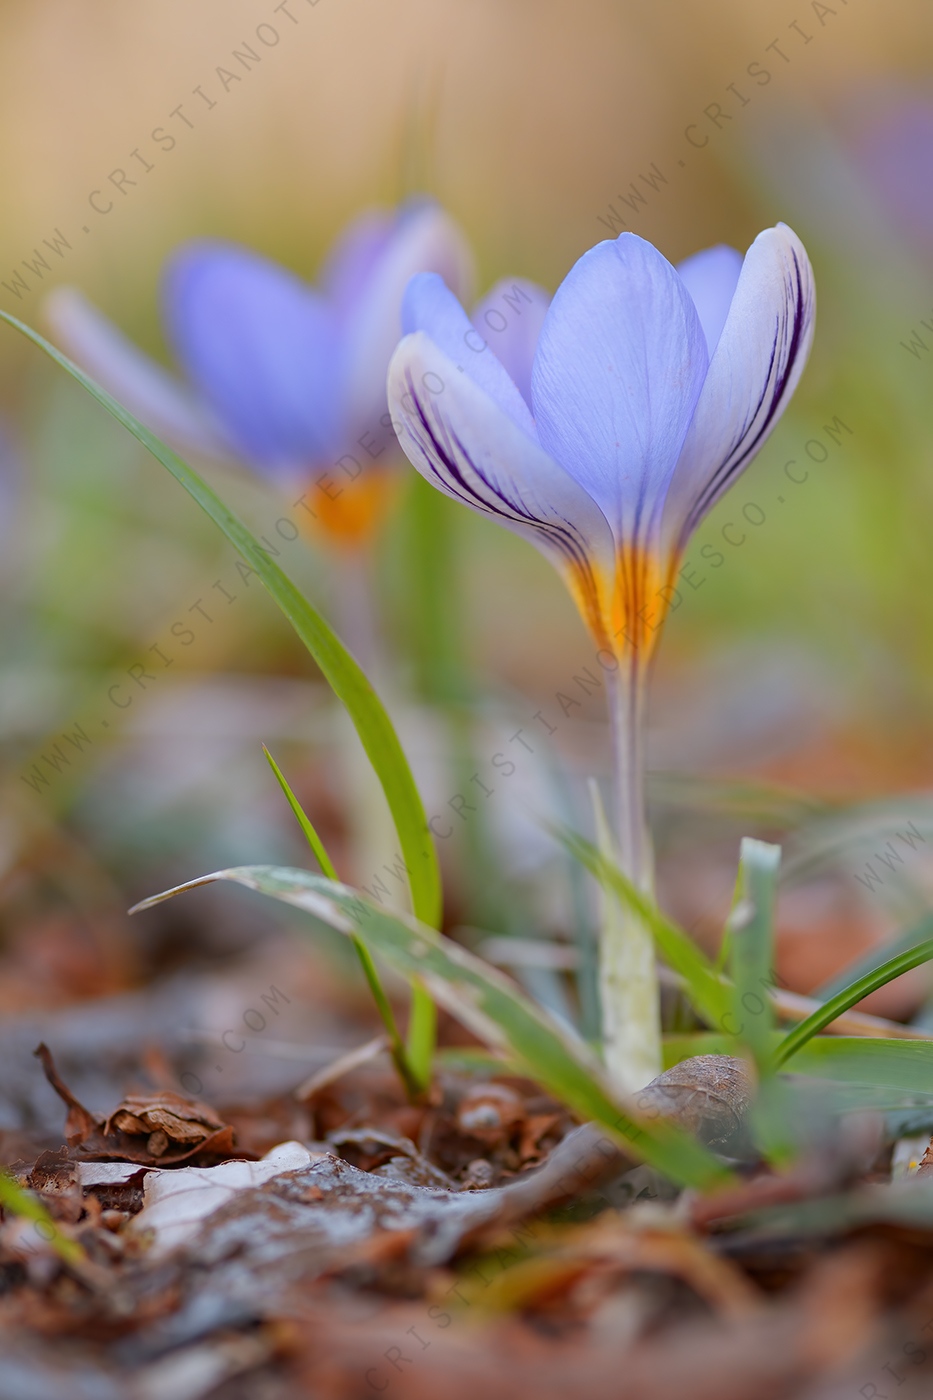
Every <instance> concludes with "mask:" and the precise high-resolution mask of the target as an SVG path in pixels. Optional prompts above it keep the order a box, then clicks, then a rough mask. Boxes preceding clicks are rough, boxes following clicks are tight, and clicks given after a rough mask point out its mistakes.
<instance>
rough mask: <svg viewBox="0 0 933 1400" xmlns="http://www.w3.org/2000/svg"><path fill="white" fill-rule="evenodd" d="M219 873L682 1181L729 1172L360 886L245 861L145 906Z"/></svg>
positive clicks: (519, 1003)
mask: <svg viewBox="0 0 933 1400" xmlns="http://www.w3.org/2000/svg"><path fill="white" fill-rule="evenodd" d="M215 880H232V881H234V882H236V883H238V884H241V885H245V886H246V887H247V888H248V889H252V890H256V891H258V892H259V893H261V894H266V895H269V896H271V897H273V898H275V899H280V900H284V901H285V903H287V904H292V905H294V906H295V907H297V908H299V909H304V910H305V911H306V912H307V913H309V914H312V915H313V916H314V917H315V918H317V919H319V920H320V921H321V922H323V923H325V924H327V925H329V926H330V927H332V928H336V929H338V930H339V931H340V932H341V933H344V934H347V935H352V934H357V935H358V936H359V937H360V938H362V939H363V940H364V941H365V943H366V944H367V946H368V948H369V950H370V952H372V953H374V954H375V955H376V956H377V957H379V958H380V959H381V960H383V961H384V962H387V963H388V964H389V965H390V966H391V967H393V968H395V970H396V971H397V972H401V973H402V974H403V975H405V976H408V977H410V976H412V975H413V974H416V973H417V974H418V975H420V976H421V977H422V978H423V979H424V981H425V983H426V985H427V986H428V988H429V989H430V991H431V992H432V993H433V995H434V997H435V999H436V1000H437V1002H438V1003H439V1004H440V1005H442V1006H444V1007H446V1009H447V1010H448V1011H449V1012H450V1013H451V1015H452V1016H454V1017H456V1019H457V1020H458V1021H460V1022H461V1023H462V1024H464V1025H466V1026H468V1027H469V1028H470V1029H471V1030H472V1031H473V1032H474V1033H475V1034H476V1035H477V1036H478V1037H479V1038H480V1039H482V1040H483V1041H484V1042H485V1043H486V1044H487V1045H489V1046H490V1047H491V1048H492V1049H493V1050H495V1051H498V1052H500V1053H502V1054H505V1055H506V1056H507V1057H508V1058H509V1059H510V1060H512V1061H515V1062H516V1063H517V1064H518V1065H519V1066H520V1067H521V1070H522V1072H523V1073H525V1074H527V1075H528V1076H529V1077H530V1078H532V1079H534V1080H536V1081H537V1082H538V1083H539V1084H542V1085H543V1086H544V1087H545V1088H547V1089H548V1091H549V1092H550V1093H552V1094H553V1095H554V1096H555V1097H556V1098H559V1099H561V1100H562V1101H563V1102H564V1103H566V1104H567V1105H568V1106H569V1107H570V1108H572V1109H573V1110H574V1111H575V1112H577V1113H578V1114H579V1115H580V1116H581V1117H582V1118H585V1119H592V1120H594V1121H596V1122H598V1123H599V1124H600V1125H602V1126H604V1127H605V1128H606V1129H607V1130H608V1131H609V1132H611V1133H612V1134H613V1135H615V1136H616V1137H618V1138H620V1139H621V1140H622V1141H623V1142H625V1143H626V1144H627V1145H628V1146H629V1147H630V1148H632V1149H633V1150H634V1152H635V1153H636V1154H637V1155H638V1156H639V1157H641V1158H643V1159H644V1160H646V1161H648V1162H650V1163H651V1164H652V1165H653V1166H656V1167H657V1168H658V1169H659V1170H660V1171H663V1172H664V1173H665V1174H666V1175H667V1176H669V1177H671V1178H672V1179H673V1180H674V1181H677V1182H680V1183H682V1184H683V1185H692V1186H696V1187H700V1188H702V1187H708V1186H712V1185H715V1184H717V1183H719V1182H721V1181H723V1180H724V1179H728V1173H727V1172H726V1171H725V1169H724V1168H723V1167H722V1166H721V1164H720V1163H719V1162H717V1161H716V1159H715V1157H714V1156H713V1155H712V1153H710V1152H709V1151H708V1150H707V1149H706V1148H705V1147H703V1146H702V1145H701V1144H700V1143H699V1142H696V1141H695V1140H694V1139H692V1138H690V1137H688V1136H687V1135H686V1134H685V1133H683V1132H681V1131H679V1130H678V1129H676V1128H674V1127H673V1126H671V1125H670V1124H669V1123H666V1122H665V1121H664V1120H663V1119H661V1118H658V1117H657V1110H656V1109H653V1110H652V1111H653V1113H654V1118H653V1120H652V1121H649V1113H648V1111H647V1110H646V1112H645V1114H644V1116H639V1112H638V1097H637V1095H636V1096H635V1097H634V1099H633V1101H632V1102H631V1103H630V1104H627V1105H625V1106H623V1105H621V1104H620V1103H618V1102H617V1101H616V1100H615V1099H614V1097H613V1093H612V1090H611V1089H610V1088H609V1087H608V1085H607V1083H606V1082H605V1080H604V1078H603V1075H602V1072H601V1070H600V1068H599V1065H598V1064H597V1063H596V1061H595V1060H594V1059H593V1058H592V1057H591V1055H590V1053H589V1051H588V1050H587V1048H586V1046H585V1045H584V1044H583V1042H582V1041H578V1040H576V1039H574V1038H573V1037H572V1036H571V1035H569V1034H568V1033H567V1031H566V1030H565V1029H564V1028H563V1027H561V1026H560V1025H559V1024H558V1023H557V1022H556V1021H553V1020H552V1019H551V1018H550V1017H549V1016H548V1015H547V1013H546V1012H544V1011H543V1010H541V1009H540V1008H539V1007H537V1006H536V1005H535V1004H534V1003H533V1002H532V1001H531V1000H530V999H529V998H527V997H525V996H524V995H523V994H522V992H521V991H520V990H519V988H518V987H517V986H516V985H515V984H514V983H513V982H512V981H511V980H510V979H509V978H507V977H505V976H503V975H502V974H501V973H500V972H498V971H497V970H496V969H495V968H492V967H490V966H488V965H487V964H486V963H484V962H482V961H481V960H480V959H479V958H477V957H475V956H474V955H473V954H472V953H469V952H467V950H466V949H465V948H462V947H460V945H459V944H457V943H454V942H452V941H451V940H450V939H446V938H443V937H442V936H441V935H440V934H438V933H436V932H434V930H432V929H429V928H428V927H427V926H426V925H424V924H420V923H418V922H417V920H415V919H413V918H410V917H408V916H406V915H401V914H396V913H393V912H392V911H390V910H388V909H385V908H382V907H381V906H379V905H376V904H374V903H372V902H371V901H370V900H367V899H364V898H363V897H362V896H361V895H359V894H357V893H356V891H354V890H350V889H347V888H346V887H345V886H342V885H335V884H334V883H333V882H332V881H329V880H326V879H324V878H323V877H321V876H319V875H311V874H309V873H308V872H307V871H304V870H288V869H277V868H275V867H270V866H245V867H240V868H239V869H235V870H221V871H218V872H216V873H215V874H213V875H207V876H204V877H203V879H201V880H193V881H191V882H190V883H188V884H187V885H181V886H179V887H178V888H177V889H175V890H168V891H166V892H165V893H164V894H162V895H156V896H155V897H154V898H153V899H149V900H144V901H143V903H142V904H139V905H137V906H136V909H137V910H138V909H145V908H149V907H150V906H151V905H153V904H156V903H158V902H159V901H160V900H162V899H167V898H169V897H170V896H171V895H174V894H178V893H180V892H181V891H182V890H187V889H194V888H196V887H197V886H199V885H204V884H209V883H211V882H212V881H215Z"/></svg>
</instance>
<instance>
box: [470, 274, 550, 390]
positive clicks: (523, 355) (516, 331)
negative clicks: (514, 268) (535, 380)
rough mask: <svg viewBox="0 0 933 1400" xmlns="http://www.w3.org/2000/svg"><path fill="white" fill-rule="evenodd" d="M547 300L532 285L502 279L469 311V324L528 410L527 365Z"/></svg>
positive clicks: (529, 385)
mask: <svg viewBox="0 0 933 1400" xmlns="http://www.w3.org/2000/svg"><path fill="white" fill-rule="evenodd" d="M550 304H551V297H550V294H549V293H548V292H546V291H545V290H544V288H543V287H539V286H538V285H537V283H536V282H528V281H527V280H526V279H525V278H524V277H505V278H503V279H502V281H501V282H497V283H496V285H495V286H494V287H493V289H492V291H491V292H488V293H487V295H486V296H485V297H483V300H482V301H481V302H480V303H479V305H478V306H477V307H476V308H475V310H474V312H473V325H474V326H475V327H476V329H477V331H478V332H479V334H480V335H481V336H482V337H483V339H484V340H485V341H486V342H487V344H488V345H489V348H490V349H491V350H492V351H494V353H495V356H496V359H497V360H498V361H499V362H500V364H502V365H503V366H504V367H505V369H506V370H508V373H509V378H510V379H511V380H512V383H513V384H514V385H515V386H516V388H517V389H518V392H519V393H520V394H521V396H522V398H523V399H524V400H525V402H526V404H527V405H528V407H529V409H530V408H531V366H532V364H533V363H534V358H535V350H536V349H537V346H538V337H539V335H540V334H541V327H542V326H543V325H544V317H545V315H546V314H547V309H548V307H549V306H550Z"/></svg>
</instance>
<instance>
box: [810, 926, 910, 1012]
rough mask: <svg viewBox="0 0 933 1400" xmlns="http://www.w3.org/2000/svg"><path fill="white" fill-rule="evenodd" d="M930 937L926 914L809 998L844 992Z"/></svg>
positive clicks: (816, 998)
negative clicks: (889, 959)
mask: <svg viewBox="0 0 933 1400" xmlns="http://www.w3.org/2000/svg"><path fill="white" fill-rule="evenodd" d="M931 937H933V914H928V915H927V917H926V918H925V919H921V920H920V922H919V923H916V924H912V925H911V927H910V928H908V929H907V931H906V932H905V933H901V934H898V936H897V937H896V938H892V939H890V940H889V942H887V943H886V944H884V946H883V947H880V948H870V949H869V950H868V952H867V953H865V954H864V955H863V956H862V957H860V958H858V959H857V960H856V961H855V962H854V963H851V964H850V965H849V966H848V967H846V968H843V970H842V972H840V973H839V975H838V977H834V978H833V979H832V980H831V981H830V982H825V983H824V984H823V986H822V987H817V989H816V991H815V992H811V993H810V996H812V997H813V998H814V999H815V1000H816V1001H826V999H827V998H828V997H834V996H835V995H836V993H837V992H842V991H844V990H845V988H846V987H848V986H849V984H850V983H851V982H855V981H857V980H858V978H859V977H864V976H865V974H866V973H868V972H874V970H875V968H876V967H880V966H881V964H882V963H883V962H886V961H887V960H888V958H893V957H895V956H896V955H897V954H898V953H906V952H907V950H908V949H909V948H916V947H917V945H918V943H922V942H923V940H924V939H925V938H931Z"/></svg>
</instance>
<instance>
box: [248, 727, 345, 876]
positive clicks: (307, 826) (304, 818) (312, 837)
mask: <svg viewBox="0 0 933 1400" xmlns="http://www.w3.org/2000/svg"><path fill="white" fill-rule="evenodd" d="M262 751H263V753H264V754H265V756H266V759H267V761H268V764H269V767H270V768H271V769H272V771H273V773H274V774H275V778H276V781H277V783H278V785H279V787H280V788H281V789H282V791H283V793H284V794H285V801H286V802H287V803H288V805H289V807H291V809H292V813H293V815H294V818H295V820H296V821H297V823H298V825H299V826H300V827H301V830H302V832H303V833H304V837H305V840H306V841H307V843H308V845H309V846H310V847H311V850H312V851H313V852H314V858H315V860H316V861H317V863H318V865H319V866H320V867H321V869H322V870H323V872H324V874H325V875H326V876H327V878H328V880H336V879H337V878H338V877H337V870H336V868H335V866H334V863H333V861H332V860H331V858H330V856H329V855H328V854H327V850H326V848H325V846H324V842H323V841H322V840H321V838H320V836H318V834H317V832H316V831H315V829H314V827H313V826H312V824H311V821H310V819H309V817H308V815H307V813H306V812H305V810H304V808H303V807H302V805H301V803H300V802H299V801H298V798H297V797H296V796H295V794H294V793H293V792H292V790H291V788H290V787H289V785H288V783H287V782H286V780H285V774H284V773H283V772H282V770H281V768H280V767H279V765H278V764H277V763H276V761H275V759H274V758H273V757H272V755H271V753H270V752H269V750H268V749H267V748H266V746H265V744H263V746H262Z"/></svg>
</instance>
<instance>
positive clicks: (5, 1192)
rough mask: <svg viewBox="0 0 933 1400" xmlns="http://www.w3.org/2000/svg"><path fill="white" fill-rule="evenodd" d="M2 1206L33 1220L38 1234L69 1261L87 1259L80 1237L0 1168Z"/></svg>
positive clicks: (77, 1262) (71, 1262)
mask: <svg viewBox="0 0 933 1400" xmlns="http://www.w3.org/2000/svg"><path fill="white" fill-rule="evenodd" d="M0 1206H2V1207H3V1209H4V1210H5V1211H9V1213H10V1214H11V1215H19V1216H21V1217H22V1219H23V1220H31V1221H32V1223H33V1225H35V1227H36V1230H37V1232H38V1233H39V1238H40V1239H42V1240H43V1241H44V1242H45V1243H46V1244H47V1245H48V1246H49V1248H50V1249H54V1251H55V1253H56V1254H57V1255H58V1257H59V1258H60V1259H62V1260H63V1261H64V1262H65V1263H66V1264H77V1265H80V1264H83V1263H84V1262H85V1261H86V1259H87V1255H86V1254H85V1252H84V1250H83V1249H82V1247H81V1245H79V1244H78V1241H77V1240H71V1239H68V1237H67V1236H66V1235H63V1234H62V1232H61V1230H60V1229H59V1228H58V1226H57V1225H56V1223H55V1221H54V1220H53V1219H52V1217H51V1215H49V1212H48V1211H47V1210H46V1208H45V1206H44V1205H43V1204H42V1202H41V1201H40V1200H39V1199H38V1198H37V1197H36V1196H34V1195H33V1194H32V1192H30V1191H24V1190H23V1188H22V1186H18V1185H17V1184H16V1182H15V1181H12V1180H11V1179H10V1177H8V1176H7V1174H6V1173H5V1172H3V1171H0ZM40 1227H41V1228H40Z"/></svg>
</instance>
